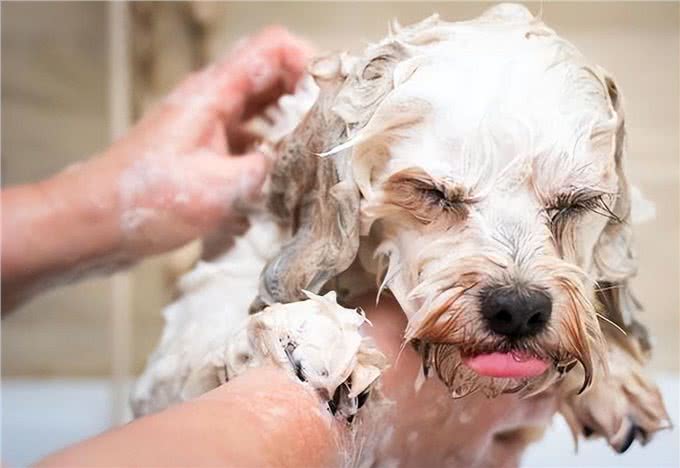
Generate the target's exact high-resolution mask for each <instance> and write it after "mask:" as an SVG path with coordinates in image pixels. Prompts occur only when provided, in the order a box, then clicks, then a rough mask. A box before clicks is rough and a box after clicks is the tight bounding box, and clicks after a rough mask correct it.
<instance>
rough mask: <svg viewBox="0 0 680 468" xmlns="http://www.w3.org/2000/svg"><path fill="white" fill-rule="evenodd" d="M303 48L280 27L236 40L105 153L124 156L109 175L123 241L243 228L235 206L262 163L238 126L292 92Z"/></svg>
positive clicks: (136, 246) (256, 183)
mask: <svg viewBox="0 0 680 468" xmlns="http://www.w3.org/2000/svg"><path fill="white" fill-rule="evenodd" d="M308 50H309V49H308V48H307V46H306V45H305V44H304V43H303V42H302V41H300V40H298V39H296V38H294V37H292V36H291V35H290V34H289V33H287V32H286V31H284V30H282V29H279V28H269V29H266V30H264V31H263V32H261V33H260V34H258V35H257V36H255V37H253V38H251V39H246V40H243V41H241V42H240V43H239V44H238V45H237V46H236V47H235V48H234V50H233V52H232V53H231V54H230V55H229V56H228V57H227V58H226V59H224V60H222V61H221V62H219V63H216V64H214V65H211V66H210V67H208V68H206V69H204V70H202V71H200V72H198V73H196V74H194V75H192V76H190V77H189V78H188V79H186V81H185V82H183V83H182V84H181V85H180V86H179V87H178V88H177V89H176V90H175V91H174V92H172V93H171V94H170V95H169V96H168V97H167V98H166V99H165V100H164V101H163V102H161V103H160V104H159V105H158V107H157V108H156V109H154V110H153V111H152V112H151V113H149V114H148V115H147V116H146V117H144V119H143V120H142V121H141V122H139V123H138V124H137V126H135V127H134V128H133V129H132V131H131V132H130V133H129V134H127V135H126V136H125V137H124V138H123V139H121V140H120V141H118V142H116V143H115V144H114V145H113V146H112V147H111V148H110V149H109V150H108V151H107V154H106V156H105V158H111V159H113V160H115V161H117V162H119V163H120V167H119V168H117V170H114V171H113V174H115V175H116V177H118V181H117V182H118V197H119V199H118V207H119V209H120V228H121V231H122V235H123V241H124V244H125V246H126V248H129V249H132V250H133V251H135V253H139V254H142V255H145V254H149V253H156V252H162V251H165V250H168V249H170V248H174V247H178V246H180V245H182V244H184V243H186V242H188V241H190V240H192V239H194V238H196V237H199V236H201V235H204V234H206V233H208V232H209V231H212V230H216V229H219V230H220V231H222V232H226V233H229V232H237V231H238V230H239V229H240V228H241V227H242V226H243V222H242V220H241V219H240V213H239V206H240V205H243V204H246V203H248V201H249V200H250V199H252V197H253V196H255V195H256V194H257V193H259V189H260V187H261V185H262V182H263V180H264V178H265V175H266V173H267V169H268V161H267V159H266V158H265V157H264V156H263V155H262V154H259V153H256V152H250V153H246V154H243V153H244V151H245V150H247V149H248V144H249V141H248V136H247V134H246V133H245V132H244V131H243V130H242V125H243V123H244V122H245V121H246V120H248V119H249V118H250V117H252V116H253V115H256V114H257V113H258V112H260V111H262V110H263V109H264V108H265V107H266V106H268V105H270V104H272V103H273V102H275V100H276V99H277V98H278V97H279V96H280V95H282V94H284V93H286V92H291V91H292V90H293V88H294V87H295V84H296V83H297V80H298V79H299V77H300V76H301V74H302V72H303V71H304V67H305V64H306V59H307V56H308Z"/></svg>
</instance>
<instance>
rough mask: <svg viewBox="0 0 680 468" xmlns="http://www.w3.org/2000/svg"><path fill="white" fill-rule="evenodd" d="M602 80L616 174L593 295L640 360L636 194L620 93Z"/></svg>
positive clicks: (645, 341) (643, 344)
mask: <svg viewBox="0 0 680 468" xmlns="http://www.w3.org/2000/svg"><path fill="white" fill-rule="evenodd" d="M601 81H602V83H603V85H604V87H605V89H606V92H607V97H608V99H609V103H610V105H611V109H612V111H613V112H614V113H615V116H616V118H617V128H616V134H615V147H614V157H615V163H616V175H617V177H618V184H619V185H618V197H617V199H616V203H615V205H614V207H613V209H612V211H613V214H614V215H615V217H614V218H612V219H611V220H610V221H609V223H608V224H607V226H606V227H605V229H604V231H603V232H602V234H601V236H600V238H599V239H598V241H597V244H596V245H595V249H594V252H593V260H594V264H595V268H596V273H597V285H596V296H597V299H598V302H599V303H600V305H601V306H602V309H603V310H601V313H602V314H603V315H604V316H605V317H606V319H607V320H610V321H611V322H613V323H614V324H616V325H617V326H618V327H620V328H621V329H623V330H624V331H625V332H626V334H627V336H624V335H623V334H622V333H620V331H616V330H613V328H614V327H612V326H611V325H610V324H606V323H601V324H602V326H603V329H604V330H605V331H609V333H607V334H608V335H609V336H610V337H612V338H614V339H616V340H617V341H618V342H619V343H620V344H621V345H622V347H623V348H624V349H626V350H628V352H630V354H632V355H633V356H634V357H636V358H637V359H638V360H639V361H641V362H642V361H644V360H646V357H647V355H648V354H649V350H650V344H649V336H648V333H647V330H646V328H645V327H644V326H643V325H642V324H641V323H640V322H638V321H637V316H638V313H639V312H640V311H641V310H642V307H641V305H640V303H639V302H638V301H637V300H636V299H635V296H634V295H633V292H632V290H631V285H630V280H631V279H632V278H633V277H634V276H635V274H636V273H637V260H636V258H635V255H634V251H633V246H632V243H633V239H632V237H633V236H632V226H631V224H632V217H631V211H632V208H633V206H632V205H633V203H634V202H635V197H634V196H633V188H632V187H631V186H630V184H629V182H628V179H627V176H626V173H625V170H624V159H625V157H624V156H625V139H626V127H625V119H624V113H623V105H622V102H621V101H622V97H621V94H620V92H619V90H618V88H617V86H616V84H615V83H614V80H613V79H612V78H611V77H609V76H607V75H606V74H604V75H603V76H602V78H601Z"/></svg>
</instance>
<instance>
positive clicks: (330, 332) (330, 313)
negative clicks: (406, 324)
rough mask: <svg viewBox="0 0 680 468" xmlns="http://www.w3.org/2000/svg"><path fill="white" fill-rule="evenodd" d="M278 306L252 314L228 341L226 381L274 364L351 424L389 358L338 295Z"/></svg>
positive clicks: (317, 297) (310, 298)
mask: <svg viewBox="0 0 680 468" xmlns="http://www.w3.org/2000/svg"><path fill="white" fill-rule="evenodd" d="M306 294H307V297H309V300H306V301H300V302H294V303H289V304H274V305H272V306H270V307H267V308H266V309H264V310H263V311H262V312H259V313H257V314H254V315H251V316H250V317H249V318H248V320H247V322H246V324H245V326H244V327H243V328H242V329H241V330H240V331H239V332H237V333H236V335H235V336H234V337H233V338H232V339H230V340H229V343H228V345H227V348H226V353H225V361H226V365H225V369H226V377H227V379H231V378H233V377H236V376H238V375H240V374H242V373H243V372H245V371H246V370H248V369H249V368H252V367H261V366H265V365H273V366H276V367H279V368H282V369H285V370H287V371H288V372H289V373H290V374H291V376H294V377H295V378H297V379H299V380H300V381H302V382H305V383H306V384H307V385H310V386H311V387H313V388H314V389H316V390H317V392H318V393H319V395H320V397H321V398H322V399H323V400H324V401H327V402H328V407H329V410H330V411H331V412H332V413H333V414H334V415H337V416H339V417H343V418H345V419H347V420H349V421H351V420H352V418H353V417H354V415H355V414H356V413H357V411H358V410H359V408H361V406H362V405H363V404H364V403H365V402H366V400H367V399H368V396H369V392H370V391H371V389H372V388H373V386H374V384H375V383H376V382H377V380H378V378H379V377H380V374H381V371H382V369H384V368H385V367H386V364H387V362H386V359H385V356H384V355H383V354H382V353H381V352H380V351H378V349H377V348H376V347H375V346H374V345H373V343H372V340H371V339H370V338H367V337H363V336H361V334H360V333H359V328H360V327H361V325H362V324H363V323H364V322H366V319H365V318H364V317H363V316H362V315H360V314H359V313H357V311H356V310H353V309H346V308H344V307H342V306H340V305H338V304H337V302H336V299H335V293H334V292H330V293H328V294H326V295H325V296H317V295H314V294H311V293H306Z"/></svg>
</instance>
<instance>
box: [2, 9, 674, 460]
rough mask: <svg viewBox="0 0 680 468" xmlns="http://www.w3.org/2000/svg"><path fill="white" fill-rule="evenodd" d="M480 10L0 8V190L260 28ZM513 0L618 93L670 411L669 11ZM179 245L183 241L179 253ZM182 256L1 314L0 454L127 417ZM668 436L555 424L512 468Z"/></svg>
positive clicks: (64, 440) (304, 29) (26, 451)
mask: <svg viewBox="0 0 680 468" xmlns="http://www.w3.org/2000/svg"><path fill="white" fill-rule="evenodd" d="M488 6H489V4H481V3H458V2H456V3H425V2H422V3H282V2H281V3H212V2H200V3H198V2H196V3H184V2H173V3H161V2H149V3H147V2H136V3H131V4H125V3H115V4H113V3H104V2H49V3H41V2H31V3H23V2H22V3H20V2H15V3H6V2H5V3H3V4H2V11H1V15H2V24H1V26H2V37H1V39H2V147H1V150H2V185H3V187H4V186H8V185H12V184H20V183H26V182H33V181H37V180H40V179H41V178H44V177H47V176H49V175H50V174H52V173H54V172H56V171H58V170H60V169H62V168H64V167H66V166H67V165H69V164H72V163H74V162H76V161H78V160H81V159H83V158H86V157H88V156H89V155H92V154H95V153H96V152H98V151H100V150H102V149H103V148H105V147H106V145H107V144H108V142H110V141H111V138H112V136H113V135H115V134H119V133H120V132H121V131H123V129H124V128H125V127H126V125H128V124H129V123H130V122H133V121H134V120H136V119H137V118H138V117H139V116H140V115H141V114H142V113H143V112H144V110H145V109H147V108H148V107H149V106H150V105H153V103H154V102H155V101H156V100H158V98H159V97H161V96H163V95H164V94H165V93H166V92H168V91H169V90H170V89H171V88H172V87H173V86H174V85H175V84H176V83H177V82H178V81H179V80H180V79H181V78H182V77H183V76H184V75H185V74H187V73H188V72H189V71H191V70H193V69H196V68H198V67H200V66H202V65H203V64H206V63H208V62H210V61H211V60H213V59H214V58H216V57H218V56H220V55H222V54H223V53H225V52H226V51H227V50H228V49H229V48H230V46H231V45H232V44H233V43H234V42H235V41H236V40H237V39H238V38H240V37H242V36H244V35H248V34H250V33H253V32H254V31H256V30H257V29H259V28H261V27H263V26H265V25H268V24H272V23H277V24H282V25H285V26H286V27H288V28H289V29H291V30H292V31H294V32H296V33H298V34H301V35H303V36H305V37H307V38H308V39H309V40H310V41H311V42H312V43H314V44H315V45H316V46H317V47H318V49H320V50H324V49H356V48H361V47H362V46H363V45H365V44H366V43H367V42H370V41H374V40H377V39H380V38H381V37H383V36H384V35H385V33H386V30H387V22H388V20H390V19H392V18H398V19H399V20H400V22H401V23H402V24H408V23H410V22H414V21H418V20H420V19H423V18H424V17H426V16H429V15H430V14H432V13H434V12H438V13H440V15H441V16H442V17H443V18H444V19H447V20H458V19H465V18H470V17H473V16H476V15H478V14H479V13H481V12H482V11H483V10H484V9H485V8H486V7H488ZM527 6H528V7H529V8H530V9H531V10H532V12H534V14H538V13H539V12H541V14H542V17H543V19H544V20H545V21H546V22H547V24H548V25H550V26H551V27H553V28H554V29H556V30H557V31H558V33H560V34H561V35H563V36H565V37H567V38H568V39H570V40H571V41H572V42H574V43H575V44H576V46H577V47H579V48H580V49H581V50H582V51H583V52H584V53H585V54H586V55H588V56H590V57H591V58H593V59H594V60H595V61H597V62H598V63H600V64H601V65H602V66H604V67H605V68H606V69H607V70H608V71H609V72H611V73H612V74H613V76H614V77H615V78H616V79H617V82H618V85H619V88H620V89H621V90H622V93H623V96H624V98H625V106H626V117H627V122H628V133H629V142H628V145H629V153H628V154H629V159H628V172H629V174H630V177H631V179H632V180H633V182H634V183H635V184H637V185H638V186H639V187H640V188H641V189H642V192H643V193H644V195H645V196H646V197H647V198H648V199H650V200H651V201H653V202H654V203H655V204H656V218H655V220H653V221H651V222H648V223H647V224H643V225H640V226H637V227H636V236H637V246H638V254H639V260H640V276H639V278H637V279H636V280H635V283H634V284H635V286H636V288H635V289H636V291H637V294H638V296H639V297H640V299H641V300H642V302H643V304H644V305H645V307H646V311H645V316H644V317H642V319H643V321H644V322H645V323H646V324H647V325H648V326H649V328H650V330H651V333H652V335H653V336H654V338H655V349H654V351H655V354H654V357H653V360H652V364H651V372H653V373H654V374H655V375H656V376H657V377H658V381H659V382H660V383H661V385H662V387H663V391H664V393H665V394H666V399H667V403H668V405H669V411H670V412H671V416H672V417H673V419H674V421H675V423H676V424H677V423H678V421H680V417H679V415H678V392H679V387H678V358H679V349H678V335H679V333H680V326H679V321H678V320H679V319H678V318H679V317H680V315H679V314H678V305H679V304H678V302H679V301H678V298H679V296H678V286H680V279H679V276H678V275H679V273H678V254H679V252H678V234H679V233H678V226H679V224H680V223H679V221H680V220H679V219H678V217H679V210H678V201H679V193H678V182H679V172H678V169H679V154H680V153H679V144H680V141H679V128H680V119H679V106H680V95H679V80H680V73H679V62H680V48H679V44H680V36H679V23H680V16H679V4H678V3H654V2H644V3H628V2H625V3H586V2H579V3H552V2H550V3H544V4H542V5H540V4H531V3H528V4H527ZM191 248H192V247H188V249H189V250H191ZM186 255H190V254H187V252H186V251H185V253H184V256H183V254H182V253H173V254H169V255H165V256H162V257H158V258H154V259H151V260H148V261H146V262H144V263H142V264H140V265H138V266H137V267H136V268H135V269H134V270H132V271H130V272H128V273H126V274H123V275H117V276H116V277H115V278H100V279H92V280H88V281H85V282H82V283H79V284H76V285H72V286H69V287H65V288H61V289H58V290H54V291H50V292H48V293H46V294H43V295H42V296H39V297H37V298H35V299H34V300H33V301H32V302H30V303H28V304H25V305H24V306H22V307H21V308H20V309H18V310H16V311H14V313H12V314H11V315H9V316H8V317H6V318H5V319H3V321H2V336H1V338H2V349H1V351H2V369H1V371H2V439H1V440H2V460H3V462H4V463H5V464H6V465H7V466H21V465H25V464H27V463H30V462H32V461H35V460H37V459H38V458H40V457H41V456H44V455H45V454H46V453H48V452H50V451H53V450H56V449H58V448H61V447H62V446H64V445H67V444H69V443H72V442H74V441H76V440H79V439H81V438H83V437H86V436H89V435H92V434H95V433H97V432H100V431H102V430H104V429H106V428H107V427H110V426H111V425H115V424H118V423H120V422H123V421H125V420H126V418H127V417H128V412H127V408H126V404H127V389H128V388H129V382H130V379H132V378H134V376H135V375H137V374H139V372H141V369H142V368H143V366H144V363H145V360H146V357H147V356H148V354H149V352H150V351H151V350H152V348H153V347H154V346H155V344H156V340H157V339H158V337H159V334H160V331H161V327H162V325H163V323H162V318H161V315H160V311H161V309H162V307H163V305H164V304H166V303H167V302H168V301H169V300H170V299H171V297H172V293H173V282H174V280H175V278H176V276H177V274H178V271H179V270H181V269H182V268H183V264H184V263H183V260H182V259H183V258H184V257H186ZM678 450H679V449H678V433H677V431H676V432H675V433H667V434H663V435H662V436H661V437H659V438H658V439H657V440H655V441H654V442H653V443H652V445H651V446H649V447H648V448H647V449H641V448H639V447H637V446H636V447H634V448H633V449H631V451H630V452H629V453H627V454H626V455H625V456H623V457H620V456H619V457H615V458H614V456H613V455H609V450H608V449H606V447H605V446H604V443H603V442H592V443H588V444H582V445H581V446H580V455H579V456H578V457H575V456H574V454H573V444H572V443H571V440H570V436H569V435H568V433H567V431H566V427H565V426H564V424H563V423H562V422H561V421H556V424H555V427H553V428H552V429H551V431H550V432H549V434H548V438H547V440H546V441H545V442H543V443H541V444H539V446H538V447H536V448H534V449H532V450H531V452H530V453H529V454H528V456H527V458H526V460H525V464H526V465H527V466H558V465H559V466H573V465H580V466H614V465H616V466H622V465H631V466H651V465H653V466H678V465H679V464H680V461H679V458H678V457H679V455H678Z"/></svg>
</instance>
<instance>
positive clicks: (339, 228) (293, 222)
mask: <svg viewBox="0 0 680 468" xmlns="http://www.w3.org/2000/svg"><path fill="white" fill-rule="evenodd" d="M372 50H373V53H372V54H370V55H368V56H367V57H363V58H357V57H351V56H348V55H345V54H335V55H331V56H328V57H323V58H320V59H317V60H316V61H315V62H314V63H312V65H311V66H310V74H311V75H312V76H313V77H314V79H315V81H316V83H317V85H318V86H319V97H318V99H317V101H316V103H315V104H314V106H313V107H312V108H311V109H310V111H309V112H308V113H307V115H306V116H305V118H304V119H303V120H302V122H301V123H300V125H298V127H297V128H296V129H295V131H293V133H291V134H290V135H289V136H288V137H286V138H285V139H283V140H282V141H281V142H280V143H279V144H278V145H277V147H276V148H275V151H276V153H277V155H278V158H277V160H276V163H275V166H274V168H273V170H272V173H271V178H270V187H269V190H270V191H269V198H268V201H267V207H268V209H269V211H270V212H271V213H272V214H273V215H274V217H275V219H276V220H277V221H278V222H279V224H281V225H282V226H285V227H287V228H289V229H290V230H291V233H292V239H291V241H290V242H288V243H287V244H286V245H285V246H284V247H283V248H282V249H281V252H279V254H278V255H277V256H276V257H275V258H273V259H272V260H271V261H270V262H269V263H268V264H267V265H266V267H265V269H264V271H263V272H262V276H261V279H260V290H259V296H258V298H257V299H256V300H255V302H254V303H253V304H252V306H251V312H257V311H259V310H260V309H262V308H263V307H264V306H266V305H268V304H272V303H275V302H281V303H288V302H293V301H298V300H301V299H304V297H305V296H304V294H303V292H302V290H307V291H311V292H313V293H318V292H319V291H320V290H321V288H322V287H323V286H324V285H325V284H326V282H328V281H329V280H331V279H332V278H334V277H335V276H337V275H338V274H339V273H342V272H343V271H344V270H346V269H347V268H349V266H350V265H351V264H352V262H353V261H354V259H355V257H356V255H357V251H358V248H359V202H360V194H359V190H358V188H357V186H356V184H355V183H354V179H353V177H352V173H351V165H350V157H351V151H352V148H346V149H342V150H340V151H338V152H336V153H335V154H332V155H329V156H321V154H322V153H326V152H329V151H330V150H332V149H334V148H336V147H338V146H339V145H341V144H343V143H345V142H347V141H348V140H349V139H351V137H352V136H353V135H354V134H356V132H357V131H359V130H360V129H361V128H362V127H363V126H365V125H366V123H367V122H368V120H369V119H370V118H371V116H372V115H373V112H374V111H375V109H376V107H377V105H378V104H379V103H380V102H381V101H382V99H383V98H384V97H385V96H386V95H387V93H389V92H390V91H391V90H392V87H393V85H392V69H393V67H394V65H395V64H396V63H397V62H398V61H399V60H400V59H401V58H402V57H401V55H400V48H399V47H398V46H396V45H392V44H388V45H384V46H382V45H381V46H377V47H375V48H373V49H372Z"/></svg>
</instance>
